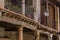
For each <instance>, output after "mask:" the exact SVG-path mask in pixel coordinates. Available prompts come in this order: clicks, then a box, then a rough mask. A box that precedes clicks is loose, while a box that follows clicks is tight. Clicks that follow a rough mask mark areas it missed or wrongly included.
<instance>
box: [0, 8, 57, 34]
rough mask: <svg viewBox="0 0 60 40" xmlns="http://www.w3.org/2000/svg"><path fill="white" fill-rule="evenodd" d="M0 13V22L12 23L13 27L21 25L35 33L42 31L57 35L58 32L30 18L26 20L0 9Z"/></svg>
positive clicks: (23, 17)
mask: <svg viewBox="0 0 60 40" xmlns="http://www.w3.org/2000/svg"><path fill="white" fill-rule="evenodd" d="M0 11H1V15H0V21H4V22H8V23H12V24H14V25H22V26H23V27H26V28H28V29H31V30H35V31H36V30H39V31H40V30H42V31H43V32H44V31H46V32H50V33H53V34H57V32H58V31H57V30H55V29H52V28H49V27H46V26H44V25H42V24H40V23H39V22H37V21H36V20H33V19H31V18H28V17H26V16H24V15H21V14H18V13H15V12H13V11H11V10H8V9H2V8H0Z"/></svg>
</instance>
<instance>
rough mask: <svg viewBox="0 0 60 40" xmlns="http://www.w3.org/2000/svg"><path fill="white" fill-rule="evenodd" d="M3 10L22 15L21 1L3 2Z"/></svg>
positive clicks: (7, 0) (10, 0)
mask: <svg viewBox="0 0 60 40" xmlns="http://www.w3.org/2000/svg"><path fill="white" fill-rule="evenodd" d="M5 8H6V9H9V10H12V11H14V12H17V13H22V0H5Z"/></svg>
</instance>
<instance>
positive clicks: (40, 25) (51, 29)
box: [0, 8, 58, 32]
mask: <svg viewBox="0 0 60 40" xmlns="http://www.w3.org/2000/svg"><path fill="white" fill-rule="evenodd" d="M0 10H2V11H5V12H10V13H13V14H16V15H19V16H22V17H24V18H26V19H28V20H30V21H33V22H34V23H36V24H37V25H38V26H39V27H42V28H45V29H47V30H50V31H53V32H58V31H57V30H55V29H53V28H50V27H46V26H44V25H42V24H40V23H39V22H38V21H36V20H34V19H31V18H28V17H26V16H24V15H21V14H18V13H16V12H13V11H11V10H8V9H3V8H0Z"/></svg>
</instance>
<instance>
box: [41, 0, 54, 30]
mask: <svg viewBox="0 0 60 40" xmlns="http://www.w3.org/2000/svg"><path fill="white" fill-rule="evenodd" d="M47 2H48V1H47ZM46 9H47V3H46V0H41V24H43V25H45V26H49V27H51V28H54V29H55V7H54V5H52V4H51V3H48V12H49V16H45V14H44V13H45V11H46Z"/></svg>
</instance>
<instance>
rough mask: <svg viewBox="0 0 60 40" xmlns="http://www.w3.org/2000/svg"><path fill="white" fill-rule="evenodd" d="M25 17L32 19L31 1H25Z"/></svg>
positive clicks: (32, 8)
mask: <svg viewBox="0 0 60 40" xmlns="http://www.w3.org/2000/svg"><path fill="white" fill-rule="evenodd" d="M25 15H26V16H27V17H29V18H32V19H33V18H34V7H33V0H25Z"/></svg>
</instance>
